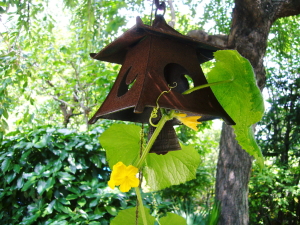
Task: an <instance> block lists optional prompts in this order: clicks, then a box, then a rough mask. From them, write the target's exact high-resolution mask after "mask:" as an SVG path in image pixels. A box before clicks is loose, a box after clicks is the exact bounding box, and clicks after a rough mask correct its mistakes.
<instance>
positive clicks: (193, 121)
mask: <svg viewBox="0 0 300 225" xmlns="http://www.w3.org/2000/svg"><path fill="white" fill-rule="evenodd" d="M175 117H176V118H177V119H178V120H179V121H180V122H182V123H183V124H184V125H186V126H188V127H189V128H192V129H193V130H195V131H197V130H198V128H197V125H198V124H201V122H198V119H200V118H201V116H188V117H187V116H186V114H184V113H175Z"/></svg>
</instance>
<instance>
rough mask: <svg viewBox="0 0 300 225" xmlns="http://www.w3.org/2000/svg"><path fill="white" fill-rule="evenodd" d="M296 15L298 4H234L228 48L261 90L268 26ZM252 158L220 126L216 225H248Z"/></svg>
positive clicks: (279, 0) (280, 0)
mask: <svg viewBox="0 0 300 225" xmlns="http://www.w3.org/2000/svg"><path fill="white" fill-rule="evenodd" d="M299 13H300V1H299V0H272V1H270V0H259V1H253V0H235V8H234V9H233V18H232V25H231V31H230V34H229V36H228V48H229V49H236V50H237V51H238V52H239V53H240V54H241V55H242V56H244V57H245V58H247V59H248V60H249V61H250V62H251V64H252V66H253V68H254V72H255V74H256V79H257V84H258V86H259V88H260V89H261V90H262V89H263V87H264V86H265V80H266V76H265V69H264V65H263V58H264V56H265V52H266V48H267V39H268V35H269V31H270V28H271V25H272V23H273V22H274V21H275V20H276V19H278V18H280V17H286V16H290V15H297V14H299ZM251 168H252V158H251V157H250V156H249V154H248V153H246V152H245V151H244V150H242V149H241V147H240V146H239V145H238V143H237V141H236V140H235V135H234V133H233V129H232V128H231V127H229V126H227V125H223V128H222V133H221V141H220V153H219V159H218V167H217V177H216V179H217V180H216V199H217V200H218V201H219V202H220V204H221V215H220V220H219V225H246V224H249V215H248V183H249V179H250V174H251Z"/></svg>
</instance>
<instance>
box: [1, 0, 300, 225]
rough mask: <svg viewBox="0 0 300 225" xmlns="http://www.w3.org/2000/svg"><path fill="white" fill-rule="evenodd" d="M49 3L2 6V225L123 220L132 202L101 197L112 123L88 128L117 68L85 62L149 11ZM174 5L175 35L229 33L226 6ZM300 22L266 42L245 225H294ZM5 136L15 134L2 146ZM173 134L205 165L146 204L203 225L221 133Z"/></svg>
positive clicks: (293, 20)
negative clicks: (257, 151) (261, 165)
mask: <svg viewBox="0 0 300 225" xmlns="http://www.w3.org/2000/svg"><path fill="white" fill-rule="evenodd" d="M53 2H54V1H33V0H24V1H16V0H3V1H0V16H1V21H0V32H1V35H0V80H1V82H0V131H1V132H0V140H1V146H0V149H1V156H0V158H1V160H0V165H1V174H0V176H1V183H0V206H1V219H0V222H1V223H3V224H31V223H40V224H44V223H46V222H44V221H50V222H49V223H47V224H51V223H53V224H57V223H56V222H54V220H57V221H60V224H64V223H66V222H65V221H72V219H73V221H72V222H70V223H71V224H72V223H73V222H74V224H76V222H78V223H79V224H80V223H84V222H88V223H91V224H92V222H94V223H95V224H97V223H99V221H100V222H101V224H105V223H108V222H109V221H110V219H111V218H112V217H113V216H115V215H116V212H117V211H118V210H119V209H125V208H126V207H129V206H131V205H135V197H134V196H131V195H129V196H127V197H125V196H123V195H120V193H112V192H109V193H107V192H105V188H106V181H107V177H108V176H109V171H108V170H107V164H106V162H105V161H104V152H103V151H102V150H101V146H99V142H98V140H97V136H98V134H99V133H102V131H103V130H104V129H105V128H107V127H108V126H109V125H110V124H111V122H110V121H99V123H98V124H97V125H95V127H98V130H94V131H93V129H94V128H95V127H93V126H92V127H88V126H87V119H88V118H89V117H90V115H92V114H93V113H94V112H95V111H96V110H97V108H98V107H99V105H100V104H101V103H102V102H103V100H104V99H105V97H106V95H107V93H108V91H109V90H110V88H111V86H112V84H113V82H114V78H115V76H116V71H118V69H119V66H118V65H111V64H106V63H103V62H99V61H98V62H95V61H93V60H91V59H90V58H89V53H90V52H97V51H99V50H100V49H101V48H103V47H104V46H105V45H106V44H108V43H109V42H111V41H112V40H114V39H115V38H116V37H117V36H118V35H119V34H121V33H122V31H123V30H125V29H127V28H129V27H130V26H128V25H127V22H128V21H130V20H131V19H132V18H134V17H135V15H133V12H136V13H137V14H139V15H140V16H142V18H143V21H145V22H149V21H150V12H151V9H150V8H151V7H149V4H148V3H149V2H147V1H134V2H133V1H128V0H126V1H121V0H120V1H92V0H81V1H76V0H64V1H58V2H54V3H53ZM179 2H180V3H182V5H183V6H184V7H188V10H187V12H188V13H187V12H183V11H182V10H181V8H183V6H182V5H181V6H180V4H179ZM179 2H178V3H177V2H176V3H174V4H175V12H176V25H175V29H177V30H178V31H180V32H182V33H183V34H185V33H187V32H188V31H189V30H193V29H203V30H205V31H207V32H208V33H209V34H219V33H220V34H228V33H229V30H230V24H231V19H230V15H231V12H232V8H233V4H234V1H232V0H224V1H220V0H214V1H208V2H207V4H204V5H203V4H202V1H194V0H187V1H179ZM127 12H130V13H127ZM126 13H127V14H126ZM166 19H167V21H168V20H169V19H170V14H169V11H167V14H166ZM299 21H300V18H299V16H294V17H290V18H284V19H280V20H278V21H276V23H275V24H274V26H273V27H272V28H271V33H270V36H269V42H268V49H267V56H266V58H265V66H266V70H267V75H268V79H267V85H266V92H265V95H266V96H267V103H268V104H267V105H266V106H267V110H266V114H265V117H264V118H263V121H262V122H261V123H259V124H258V126H257V130H258V133H257V136H256V138H257V139H258V141H259V146H260V147H261V149H262V152H263V155H264V157H265V160H266V162H267V163H266V168H265V169H264V170H263V172H262V173H258V172H257V171H255V170H254V171H253V175H252V178H251V184H250V186H249V188H250V190H249V201H250V223H251V224H268V223H275V222H277V223H282V224H288V223H290V224H293V223H296V222H297V221H300V209H299V205H300V204H299V200H300V197H299V196H300V193H299V177H300V176H299V174H300V170H299V146H300V144H299V140H300V138H299V133H300V132H299V125H300V124H299V121H300V119H299V115H300V111H299V105H300V104H299V96H300V93H299V88H300V84H299V74H300V71H299V64H300V63H299V59H300V52H299V49H300V48H299V43H300V39H299V38H300V33H299ZM211 22H212V23H213V26H211V25H210V26H209V25H208V24H210V23H211ZM207 67H209V63H208V64H207ZM207 67H205V66H204V71H207ZM99 71H101V73H100V72H99ZM205 126H208V125H205ZM66 127H68V128H69V129H74V130H76V132H75V131H71V130H66V129H63V128H66ZM15 130H17V131H15ZM88 130H89V131H90V132H86V133H81V132H80V131H88ZM11 131H13V132H11ZM78 131H79V132H78ZM5 132H11V133H8V134H6V136H5V137H4V139H2V138H3V135H4V133H5ZM93 132H94V133H93ZM177 133H178V136H179V138H180V140H181V141H182V142H183V143H189V144H193V145H194V147H195V148H196V149H197V150H198V152H199V153H200V154H201V155H202V158H201V163H200V167H199V168H198V173H197V177H196V179H195V180H192V181H189V182H187V183H186V184H182V185H178V186H175V187H172V188H169V189H166V190H165V191H162V192H159V193H153V195H145V196H143V197H144V200H145V202H146V203H147V204H148V205H149V207H150V206H151V207H153V208H151V210H152V211H151V212H152V213H154V214H153V215H156V216H160V215H164V214H165V213H166V212H167V211H168V210H169V209H170V208H172V211H173V212H176V213H177V214H180V215H183V216H184V217H185V218H187V220H188V223H189V224H195V223H196V224H203V223H204V222H203V221H204V220H203V218H204V217H205V216H206V215H207V210H205V209H207V208H211V206H212V205H213V192H214V176H215V174H214V173H215V167H216V159H217V145H218V134H219V132H211V133H208V132H204V133H201V132H200V133H195V132H194V131H190V130H188V128H184V127H182V126H180V127H178V128H177ZM96 156H97V157H98V156H99V157H100V158H98V159H95V157H96ZM59 162H60V163H59ZM81 164H82V165H81ZM77 167H78V168H77ZM48 171H49V172H48ZM98 174H100V175H101V177H100V176H98ZM96 181H97V182H96ZM87 186H88V187H90V189H89V188H88V187H87ZM72 187H73V188H74V189H73V188H72ZM71 190H73V191H71ZM68 196H69V197H68ZM83 196H89V197H85V198H83ZM174 196H176V197H174ZM83 199H84V200H83ZM191 199H193V200H191ZM37 215H38V216H37ZM34 221H35V222H34ZM201 221H202V222H201ZM295 221H296V222H295Z"/></svg>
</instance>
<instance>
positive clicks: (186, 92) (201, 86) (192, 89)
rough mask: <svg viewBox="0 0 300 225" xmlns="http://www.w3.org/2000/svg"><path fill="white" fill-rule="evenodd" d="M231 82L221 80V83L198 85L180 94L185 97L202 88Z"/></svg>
mask: <svg viewBox="0 0 300 225" xmlns="http://www.w3.org/2000/svg"><path fill="white" fill-rule="evenodd" d="M231 81H233V80H222V81H217V82H213V83H209V84H203V85H200V86H197V87H193V88H191V89H188V90H186V91H184V92H182V94H183V95H187V94H190V93H192V92H194V91H197V90H200V89H203V88H207V87H210V86H214V85H218V84H224V83H229V82H231Z"/></svg>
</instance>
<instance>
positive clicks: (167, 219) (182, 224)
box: [159, 212, 187, 225]
mask: <svg viewBox="0 0 300 225" xmlns="http://www.w3.org/2000/svg"><path fill="white" fill-rule="evenodd" d="M159 223H160V225H170V224H172V225H186V224H187V223H186V220H185V219H184V218H183V217H181V216H179V215H177V214H174V213H169V212H168V213H167V216H164V217H162V218H161V219H160V220H159Z"/></svg>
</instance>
